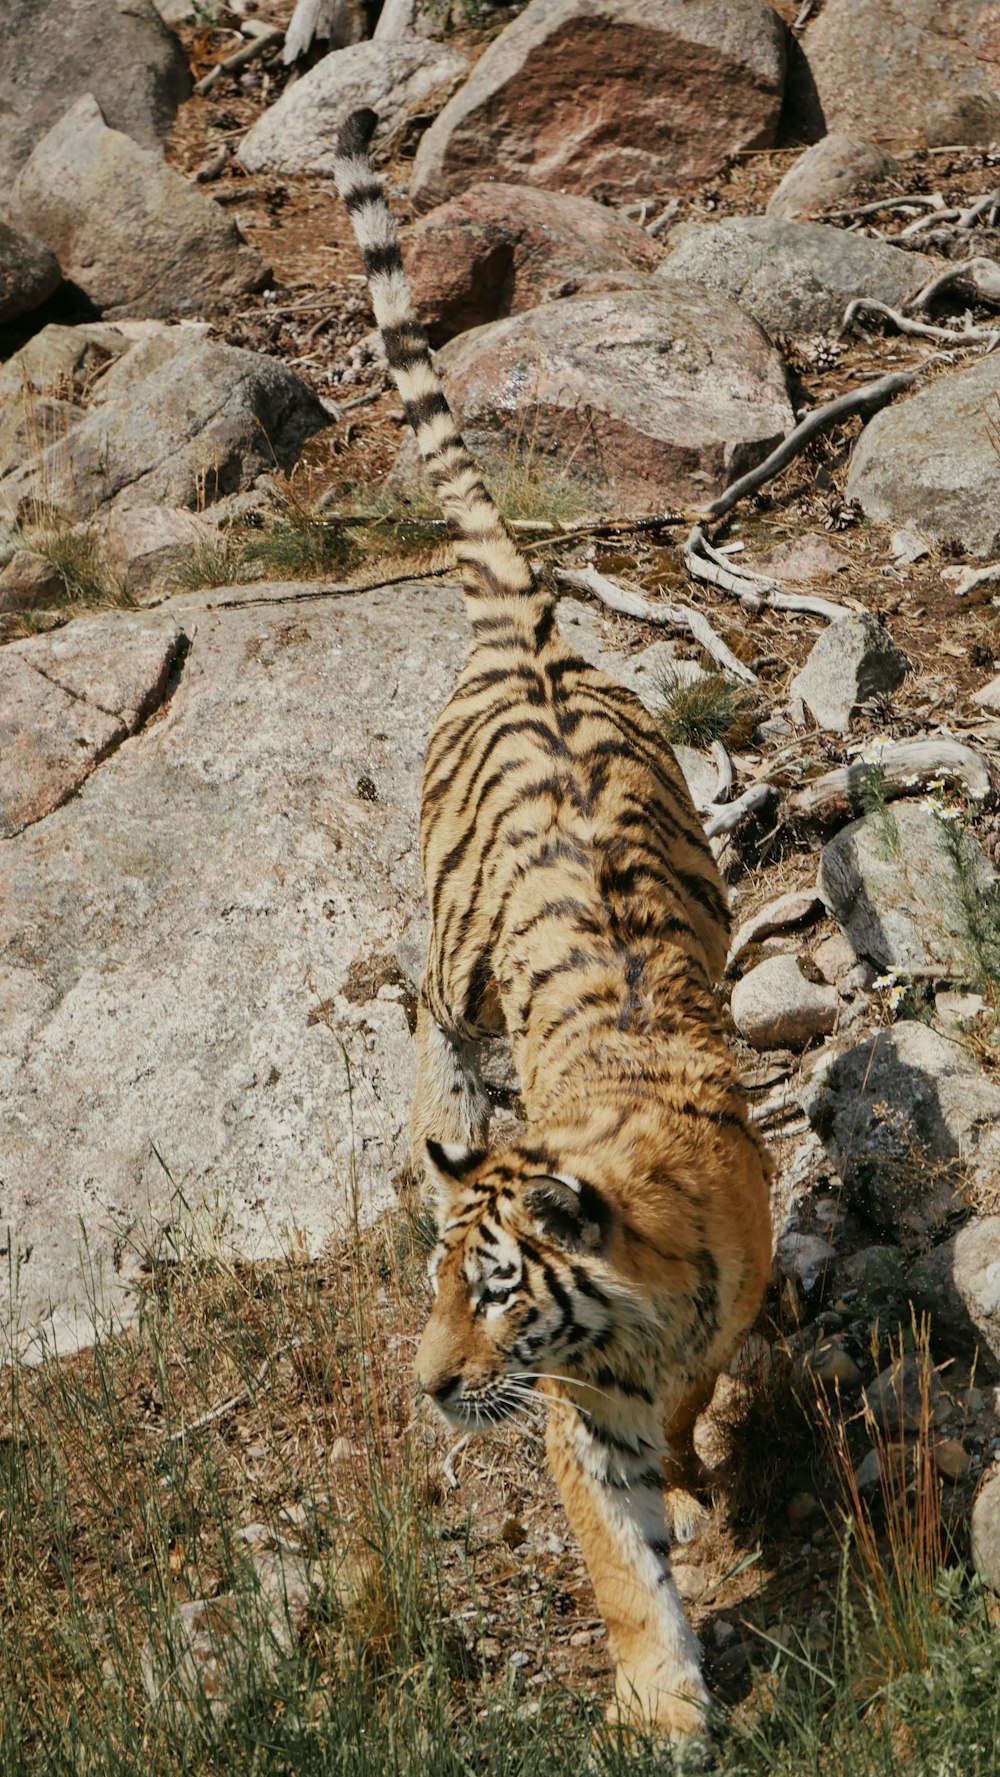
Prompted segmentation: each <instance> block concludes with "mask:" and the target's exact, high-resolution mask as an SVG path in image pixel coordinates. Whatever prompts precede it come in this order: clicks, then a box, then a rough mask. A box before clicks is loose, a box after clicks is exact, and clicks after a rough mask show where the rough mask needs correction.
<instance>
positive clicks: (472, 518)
mask: <svg viewBox="0 0 1000 1777" xmlns="http://www.w3.org/2000/svg"><path fill="white" fill-rule="evenodd" d="M377 121H378V120H377V118H376V116H375V113H374V111H369V110H367V109H366V110H361V111H353V112H352V113H351V115H350V117H349V118H348V119H347V121H346V123H344V124H343V126H342V128H341V131H340V135H339V137H338V140H337V155H336V159H335V161H334V176H335V178H336V181H337V189H338V190H339V192H340V195H341V197H342V198H343V200H344V203H345V205H346V207H347V212H348V215H349V216H350V218H351V222H352V224H353V226H354V232H355V234H356V235H357V238H358V244H359V246H360V247H361V251H362V254H363V255H364V262H365V271H366V273H367V275H368V284H369V287H370V290H371V299H372V307H373V309H374V311H375V319H376V321H377V322H378V326H379V331H380V333H381V335H382V340H383V343H384V345H385V353H386V357H387V358H388V361H389V368H390V369H391V371H392V374H393V376H394V377H395V379H396V386H397V388H398V389H399V392H400V395H401V396H402V398H403V406H404V408H405V409H406V417H407V419H408V420H409V422H410V425H411V426H412V427H413V430H414V433H415V434H416V439H417V443H418V445H419V446H420V451H421V454H422V456H423V458H424V461H425V462H426V464H427V469H428V474H429V476H430V479H431V481H432V482H433V484H434V487H435V489H436V490H437V494H438V497H439V499H440V501H441V504H442V506H443V508H444V513H445V517H446V519H447V520H448V523H449V525H450V527H451V530H452V532H453V534H454V536H455V539H456V545H455V553H456V555H457V557H458V561H459V564H460V566H461V570H462V580H463V585H464V588H465V592H466V597H467V599H468V600H469V614H470V617H471V618H472V620H473V623H474V624H475V623H476V620H477V618H481V617H484V616H485V612H484V610H483V601H484V600H485V601H488V602H489V603H490V604H493V603H496V602H497V601H499V602H501V603H507V602H508V601H509V600H511V599H516V600H520V599H521V598H522V597H523V596H524V594H526V593H534V592H535V591H536V588H535V585H534V580H533V577H532V573H531V569H530V567H529V566H528V563H527V561H526V560H525V558H524V556H523V555H522V554H521V551H520V550H519V549H518V547H517V544H516V543H515V542H514V539H513V537H512V536H511V533H510V531H509V530H508V529H507V526H506V524H505V523H504V521H503V519H502V518H501V516H500V513H499V512H498V511H497V508H496V506H495V505H494V503H493V501H492V499H491V498H490V496H489V494H488V493H487V491H486V488H485V487H484V485H483V481H482V477H481V476H480V474H479V471H478V470H477V468H476V465H475V463H474V462H473V460H472V458H471V456H470V455H469V452H468V450H467V449H466V447H465V443H464V441H463V439H462V436H461V433H460V432H459V430H458V427H457V426H456V424H455V421H454V418H453V416H452V412H451V408H450V407H449V406H448V400H447V397H446V395H445V392H444V389H443V388H442V386H441V379H440V377H439V376H438V373H437V371H436V370H435V368H434V364H433V360H432V358H431V352H430V346H429V345H428V342H427V335H426V333H425V332H424V329H423V327H422V326H421V324H420V322H419V321H418V319H417V317H416V314H415V313H414V309H413V299H412V297H411V295H410V287H409V285H408V283H407V281H406V273H405V271H404V270H403V260H402V255H401V254H400V251H399V239H398V236H397V234H396V224H395V221H394V220H393V217H392V215H391V213H390V211H389V207H388V205H387V203H386V200H385V193H384V191H383V189H382V182H381V180H380V179H379V178H378V177H377V176H376V173H375V170H374V168H373V166H372V163H371V159H370V157H369V154H368V144H369V142H370V141H371V138H372V134H373V132H374V129H375V125H376V123H377Z"/></svg>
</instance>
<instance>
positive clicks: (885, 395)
mask: <svg viewBox="0 0 1000 1777" xmlns="http://www.w3.org/2000/svg"><path fill="white" fill-rule="evenodd" d="M937 358H938V354H937V353H935V354H933V356H932V357H930V358H925V359H924V360H923V362H922V363H920V364H916V365H914V366H913V368H912V369H911V370H894V371H892V372H890V374H889V375H888V376H880V377H879V378H878V379H877V381H876V382H873V383H865V384H864V385H863V387H862V388H860V389H854V390H852V391H850V392H849V393H848V394H846V395H838V396H837V397H836V399H835V400H833V401H827V402H825V403H824V405H823V406H822V407H814V408H813V409H812V412H811V413H807V414H806V415H805V418H804V419H801V420H800V421H799V423H798V425H797V426H795V427H794V428H793V429H792V431H791V432H789V434H788V436H787V438H783V439H782V440H781V443H780V444H778V445H776V446H775V448H774V450H772V452H771V454H770V456H767V457H765V458H764V461H763V462H762V463H758V465H757V467H756V469H751V470H749V471H748V473H747V474H746V475H741V476H740V478H739V480H738V481H734V482H733V483H732V485H731V486H730V487H727V489H726V491H725V493H724V494H720V495H719V498H718V499H717V500H713V501H712V502H711V505H709V506H706V507H705V508H704V510H703V512H702V514H701V516H702V518H703V519H715V518H724V517H725V516H726V513H727V512H731V511H732V509H733V507H734V506H735V505H736V504H737V502H738V501H740V500H742V499H745V497H746V495H747V494H753V493H756V492H757V489H758V488H761V487H763V486H764V485H765V483H766V482H768V481H773V480H774V477H775V476H776V475H779V474H780V473H781V471H782V469H784V468H787V466H788V464H789V463H791V462H794V460H795V458H796V457H797V456H800V455H801V453H802V451H803V450H804V449H805V447H806V445H807V444H808V443H809V442H810V440H811V439H813V438H818V437H819V435H820V433H821V432H828V431H829V430H830V427H831V426H835V425H837V424H838V422H839V421H840V420H844V419H849V418H850V417H851V415H852V414H855V413H860V412H861V410H862V409H863V408H871V409H872V410H873V411H875V410H877V409H878V408H880V407H884V406H885V404H886V402H887V401H891V400H892V398H893V396H894V395H898V394H899V392H900V390H902V389H906V388H908V387H909V385H910V384H911V383H912V382H913V381H914V380H915V378H916V377H918V376H919V375H920V373H921V371H922V370H925V369H926V368H927V365H928V364H934V363H936V362H937Z"/></svg>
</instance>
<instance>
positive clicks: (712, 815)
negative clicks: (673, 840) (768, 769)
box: [705, 784, 777, 839]
mask: <svg viewBox="0 0 1000 1777" xmlns="http://www.w3.org/2000/svg"><path fill="white" fill-rule="evenodd" d="M776 795H777V791H776V789H775V787H774V785H773V784H751V786H750V788H749V790H744V792H743V794H742V796H737V798H736V801H735V802H727V803H726V805H725V807H723V808H719V807H717V806H716V805H715V804H714V803H713V804H712V806H711V807H710V808H707V809H706V810H705V814H706V816H708V817H709V818H708V819H706V821H705V837H706V839H717V838H718V836H719V834H720V833H731V832H732V831H733V829H734V828H735V827H738V826H739V825H740V823H741V821H745V820H746V817H747V815H748V814H754V813H755V812H756V810H757V809H758V808H763V806H764V804H765V802H769V801H770V799H771V797H772V796H776Z"/></svg>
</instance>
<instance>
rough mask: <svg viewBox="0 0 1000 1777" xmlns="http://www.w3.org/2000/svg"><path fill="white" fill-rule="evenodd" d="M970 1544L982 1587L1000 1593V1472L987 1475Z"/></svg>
mask: <svg viewBox="0 0 1000 1777" xmlns="http://www.w3.org/2000/svg"><path fill="white" fill-rule="evenodd" d="M970 1545H971V1550H972V1564H973V1566H974V1567H975V1570H976V1572H977V1573H978V1575H979V1577H980V1579H981V1580H982V1581H983V1584H984V1585H987V1586H989V1588H990V1590H991V1591H992V1592H1000V1469H997V1470H994V1471H993V1472H992V1473H991V1474H990V1475H988V1476H987V1478H986V1480H985V1481H984V1482H983V1485H982V1486H981V1487H980V1489H979V1492H978V1494H977V1495H976V1501H975V1504H974V1505H973V1508H972V1523H971V1527H970Z"/></svg>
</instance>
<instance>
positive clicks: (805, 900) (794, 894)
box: [726, 888, 853, 968]
mask: <svg viewBox="0 0 1000 1777" xmlns="http://www.w3.org/2000/svg"><path fill="white" fill-rule="evenodd" d="M822 912H823V897H822V895H820V893H819V891H818V890H817V889H815V888H809V889H793V890H792V891H791V892H790V893H789V894H787V895H779V896H778V898H777V900H775V901H768V903H767V905H766V906H765V907H759V908H758V909H757V912H756V913H754V914H751V916H750V918H749V919H745V920H744V921H743V922H742V924H741V925H740V926H739V928H738V930H737V932H736V936H735V937H734V938H733V941H732V943H731V944H730V946H729V955H728V957H727V959H726V967H727V968H731V967H732V965H733V963H734V962H735V961H736V960H737V958H738V957H739V956H741V955H742V954H743V951H744V950H747V949H749V947H750V945H751V944H759V943H760V941H761V939H762V938H768V937H771V936H772V935H773V934H774V933H775V932H786V931H789V930H791V929H793V928H797V927H799V926H802V925H805V924H806V923H807V921H809V920H811V919H816V918H817V917H818V916H819V915H820V914H821V913H822ZM851 960H852V961H853V953H852V958H851Z"/></svg>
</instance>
